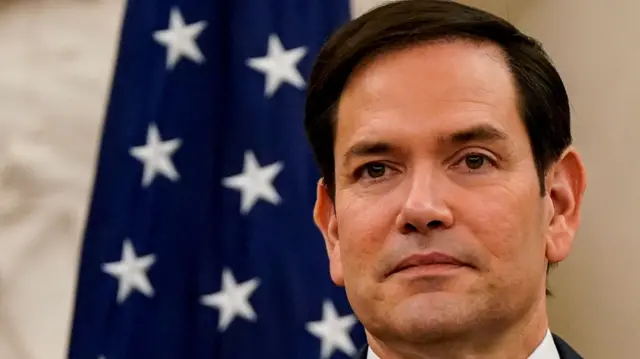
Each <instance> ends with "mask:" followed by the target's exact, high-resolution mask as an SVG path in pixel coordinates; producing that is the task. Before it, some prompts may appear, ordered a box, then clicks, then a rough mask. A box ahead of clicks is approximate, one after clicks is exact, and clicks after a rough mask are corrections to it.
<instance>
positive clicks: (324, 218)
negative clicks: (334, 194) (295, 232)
mask: <svg viewBox="0 0 640 359" xmlns="http://www.w3.org/2000/svg"><path fill="white" fill-rule="evenodd" d="M316 192H317V193H316V204H315V207H314V208H313V220H314V221H315V223H316V226H317V227H318V229H320V232H322V236H323V237H324V241H325V245H326V247H327V254H328V255H329V270H330V274H331V279H332V280H333V282H334V283H335V284H336V285H338V286H344V275H343V270H342V261H341V260H340V241H339V240H338V224H337V221H336V211H335V207H334V203H333V200H331V197H330V196H329V190H328V188H327V186H326V185H325V183H324V181H323V180H322V179H320V180H319V181H318V185H317V190H316Z"/></svg>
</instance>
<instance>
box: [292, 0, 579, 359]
mask: <svg viewBox="0 0 640 359" xmlns="http://www.w3.org/2000/svg"><path fill="white" fill-rule="evenodd" d="M307 100H308V101H307V106H306V114H305V117H306V119H305V125H306V130H307V135H308V137H309V140H310V142H311V145H312V148H313V151H314V154H315V156H316V159H317V161H318V163H319V166H320V169H321V173H322V179H321V180H320V182H319V183H318V188H317V202H316V206H315V210H314V220H315V222H316V224H317V226H318V227H319V229H320V231H321V232H322V234H323V236H324V238H325V241H326V249H327V252H328V255H329V261H330V274H331V278H332V280H333V281H334V282H335V283H336V284H337V285H339V286H344V287H345V290H346V293H347V296H348V299H349V302H350V304H351V306H352V308H353V311H354V313H355V314H356V316H357V317H358V318H359V320H360V321H361V322H362V324H363V325H364V327H365V329H366V335H367V341H368V346H367V347H366V348H363V350H362V351H361V353H360V354H359V356H358V358H367V359H377V358H381V359H413V358H416V359H417V358H423V359H426V358H447V359H456V358H474V359H484V358H492V359H495V358H501V359H526V358H529V359H534V358H535V359H558V358H561V359H576V358H580V356H579V355H578V354H577V353H576V352H575V351H573V350H572V349H571V348H570V347H569V346H568V345H567V344H566V343H565V342H563V341H562V340H561V339H560V338H559V337H557V336H555V335H552V334H551V332H550V331H549V323H548V318H547V311H546V294H547V291H546V284H547V280H546V279H547V272H548V269H549V266H550V265H553V264H556V263H559V262H561V261H562V260H564V259H565V258H566V257H567V256H568V254H569V252H570V250H571V247H572V242H573V239H574V235H575V232H576V231H577V229H578V225H579V220H580V205H581V202H582V197H583V193H584V191H585V187H586V177H585V170H584V167H583V163H582V162H581V159H580V157H579V155H578V153H577V152H576V150H575V149H574V148H573V147H572V145H571V142H572V138H571V130H570V110H569V101H568V98H567V94H566V91H565V88H564V85H563V83H562V80H561V78H560V76H559V74H558V73H557V72H556V70H555V69H554V67H553V65H552V64H551V63H550V61H549V60H548V58H547V56H546V54H545V52H544V51H543V49H542V48H541V47H540V46H539V44H538V43H537V42H536V41H534V40H533V39H531V38H529V37H527V36H525V35H523V34H522V33H520V32H519V31H518V30H517V29H516V28H514V27H513V26H512V25H511V24H509V23H508V22H506V21H505V20H502V19H500V18H497V17H495V16H493V15H491V14H488V13H486V12H483V11H481V10H478V9H474V8H471V7H468V6H464V5H461V4H458V3H455V2H453V1H428V0H409V1H401V2H393V3H390V4H387V5H385V6H383V7H380V8H377V9H375V10H373V11H371V12H369V13H367V14H365V15H363V16H361V17H360V18H358V19H355V20H353V21H351V22H350V23H348V24H346V25H345V26H344V27H343V28H342V29H340V30H339V31H338V32H337V33H336V34H334V36H332V37H331V39H329V40H328V42H327V43H326V44H325V46H324V48H323V49H322V51H321V53H320V54H319V56H318V59H317V62H316V63H315V65H314V68H313V71H312V75H311V78H310V82H309V90H308V99H307Z"/></svg>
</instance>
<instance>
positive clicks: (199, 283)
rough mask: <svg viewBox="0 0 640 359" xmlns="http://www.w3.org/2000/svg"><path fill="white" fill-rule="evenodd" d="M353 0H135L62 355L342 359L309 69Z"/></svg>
mask: <svg viewBox="0 0 640 359" xmlns="http://www.w3.org/2000/svg"><path fill="white" fill-rule="evenodd" d="M348 19H349V5H348V0H210V1H202V0H130V1H129V3H128V4H127V8H126V11H125V18H124V21H123V27H122V31H121V39H120V47H119V52H118V58H117V63H116V69H115V74H114V79H113V83H112V92H111V95H110V99H109V106H108V111H107V116H106V119H105V123H104V127H103V133H102V139H101V147H100V155H99V158H98V165H97V172H96V178H95V183H94V190H93V196H92V200H91V206H90V213H89V217H88V221H87V225H86V229H85V236H84V242H83V248H82V253H81V263H80V269H79V274H78V285H77V294H76V301H75V310H74V315H73V326H72V333H71V341H70V347H69V353H68V357H69V358H71V359H98V358H105V359H124V358H136V359H138V358H153V359H159V358H185V359H186V358H189V359H190V358H195V359H199V358H207V359H232V358H233V359H245V358H246V359H248V358H271V359H287V358H300V359H302V358H304V359H309V358H318V359H326V358H333V359H337V358H349V357H351V356H353V355H354V354H355V352H356V351H357V350H358V349H359V347H360V346H361V345H362V344H364V342H365V337H364V331H363V329H362V327H361V325H360V324H359V323H358V322H357V320H356V318H355V316H354V315H353V313H352V311H351V309H350V307H349V304H348V302H347V300H346V296H345V293H344V289H343V288H339V287H336V286H335V285H334V284H333V283H332V282H331V280H330V277H329V270H328V263H327V262H328V260H327V254H326V251H325V247H324V242H323V239H322V237H321V235H320V233H319V232H318V231H317V229H316V228H315V226H314V224H313V220H312V208H313V203H314V200H315V186H316V182H317V180H318V178H319V177H318V176H319V175H318V172H317V169H316V166H315V163H314V162H313V157H312V155H311V152H310V149H309V146H308V144H307V142H306V138H305V136H304V130H303V118H302V116H303V107H304V96H305V91H306V78H307V77H308V74H309V72H310V69H311V66H312V63H313V60H314V57H315V55H316V54H317V52H318V50H319V48H320V46H321V45H322V44H323V42H324V41H326V39H327V38H328V36H329V35H330V33H331V32H333V31H334V30H335V29H336V28H337V27H338V26H340V25H341V24H342V23H344V22H345V21H347V20H348Z"/></svg>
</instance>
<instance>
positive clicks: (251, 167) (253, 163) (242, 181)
mask: <svg viewBox="0 0 640 359" xmlns="http://www.w3.org/2000/svg"><path fill="white" fill-rule="evenodd" d="M282 167H283V164H282V161H278V162H274V163H272V164H270V165H268V166H265V167H260V164H259V163H258V160H257V159H256V156H255V154H254V153H253V151H246V152H245V153H244V167H243V170H242V173H240V174H237V175H235V176H231V177H226V178H223V179H222V184H223V185H224V186H225V187H227V188H232V189H236V190H238V191H241V192H242V201H241V206H240V212H241V213H242V214H247V213H249V211H251V208H253V206H254V205H255V204H256V202H257V201H258V199H259V198H262V199H263V200H265V201H267V202H269V203H271V204H273V205H277V204H279V203H280V200H281V198H280V195H279V194H278V191H276V189H275V187H274V186H273V180H274V179H275V177H276V176H277V175H278V173H280V171H282Z"/></svg>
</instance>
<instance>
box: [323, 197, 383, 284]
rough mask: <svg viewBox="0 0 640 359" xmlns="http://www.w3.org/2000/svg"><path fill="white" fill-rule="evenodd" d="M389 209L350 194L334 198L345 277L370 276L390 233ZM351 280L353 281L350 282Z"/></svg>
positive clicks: (377, 202)
mask: <svg viewBox="0 0 640 359" xmlns="http://www.w3.org/2000/svg"><path fill="white" fill-rule="evenodd" d="M393 212H394V208H393V206H391V205H387V203H386V202H385V205H384V206H381V205H380V201H379V199H378V200H377V201H372V200H370V199H368V198H363V197H361V196H354V195H352V194H350V193H342V194H341V195H339V197H338V195H337V196H336V220H337V224H338V235H339V238H340V255H341V258H342V265H343V267H344V270H345V281H347V280H348V279H349V277H356V276H357V277H359V279H360V277H365V276H372V275H373V272H374V271H375V268H376V266H377V265H378V261H379V258H378V257H379V254H380V252H381V250H382V247H383V246H384V244H385V238H387V236H388V233H389V231H390V230H391V229H392V226H393V223H394V219H395V216H394V214H393ZM354 279H355V278H354Z"/></svg>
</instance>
